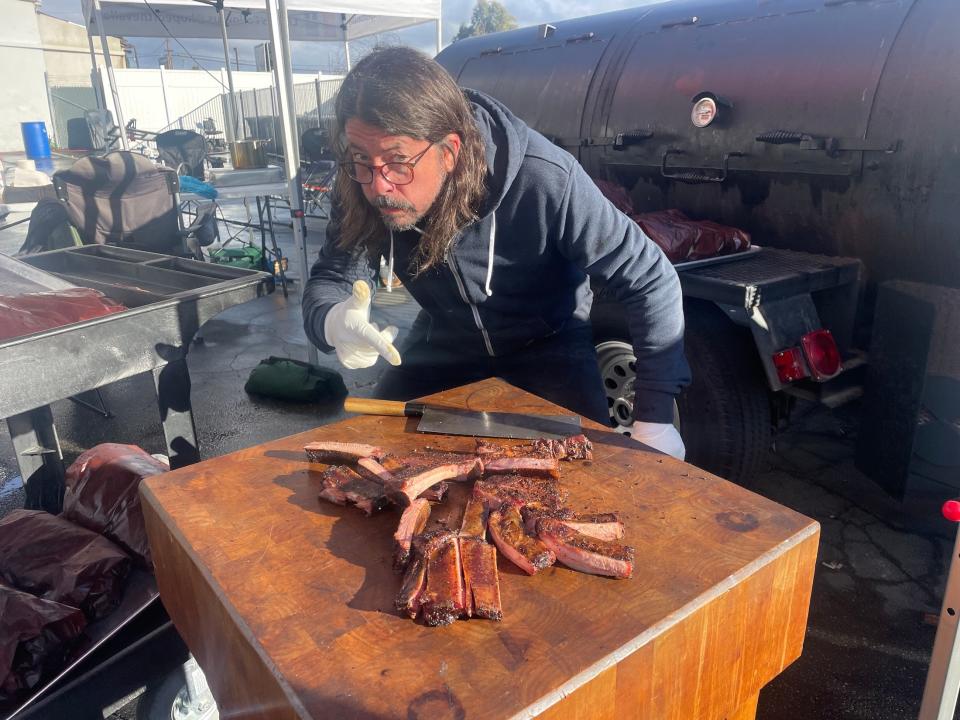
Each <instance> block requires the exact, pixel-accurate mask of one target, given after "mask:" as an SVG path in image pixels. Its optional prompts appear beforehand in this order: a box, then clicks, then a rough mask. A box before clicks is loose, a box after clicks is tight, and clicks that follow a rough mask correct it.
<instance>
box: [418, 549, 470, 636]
mask: <svg viewBox="0 0 960 720" xmlns="http://www.w3.org/2000/svg"><path fill="white" fill-rule="evenodd" d="M420 609H421V611H422V612H423V621H424V622H425V623H426V624H427V625H429V626H431V627H436V626H437V625H449V624H451V623H452V622H454V621H456V620H457V619H458V618H460V617H462V616H464V615H466V607H465V604H464V593H463V568H462V566H461V563H460V543H459V542H457V536H456V535H454V534H453V533H451V532H443V533H439V534H438V535H437V536H436V537H434V538H433V539H432V540H431V541H430V542H429V543H428V547H427V584H426V587H424V589H423V592H422V593H421V594H420Z"/></svg>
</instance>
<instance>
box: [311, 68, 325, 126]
mask: <svg viewBox="0 0 960 720" xmlns="http://www.w3.org/2000/svg"><path fill="white" fill-rule="evenodd" d="M313 91H314V93H315V94H316V96H317V127H318V128H322V127H323V120H322V119H321V117H320V109H321V108H322V107H323V100H322V99H321V97H320V79H319V78H317V79H315V80H314V81H313Z"/></svg>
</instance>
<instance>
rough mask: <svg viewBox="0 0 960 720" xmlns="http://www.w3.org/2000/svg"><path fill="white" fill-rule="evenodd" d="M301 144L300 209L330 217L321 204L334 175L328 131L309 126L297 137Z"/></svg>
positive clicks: (333, 158)
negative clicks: (301, 193) (301, 180)
mask: <svg viewBox="0 0 960 720" xmlns="http://www.w3.org/2000/svg"><path fill="white" fill-rule="evenodd" d="M300 142H301V144H302V145H303V158H304V161H303V171H304V179H303V209H304V212H305V213H306V214H307V216H308V217H313V218H319V219H321V220H327V219H329V215H328V214H327V212H326V210H324V208H323V203H324V202H325V201H326V200H327V199H328V198H329V196H330V191H331V190H332V189H333V180H334V178H335V177H336V174H337V162H336V155H334V153H333V150H332V149H331V147H330V134H329V133H328V132H327V131H326V130H325V129H323V128H309V129H308V130H306V131H304V133H303V135H302V136H301V137H300Z"/></svg>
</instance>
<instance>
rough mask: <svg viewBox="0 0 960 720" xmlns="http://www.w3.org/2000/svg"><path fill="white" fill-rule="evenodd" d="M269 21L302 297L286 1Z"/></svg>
mask: <svg viewBox="0 0 960 720" xmlns="http://www.w3.org/2000/svg"><path fill="white" fill-rule="evenodd" d="M267 21H268V24H269V26H270V40H271V52H272V53H273V76H274V79H275V81H276V83H277V96H278V97H279V99H280V121H281V124H282V125H283V164H284V168H285V170H286V174H287V192H288V194H289V200H290V215H291V216H292V218H291V219H292V220H293V242H294V245H296V250H297V256H298V259H299V261H300V295H301V297H302V296H303V289H304V287H305V286H306V284H307V278H309V277H310V259H309V257H308V256H307V243H306V240H307V226H306V221H305V219H304V214H303V196H302V192H303V188H302V186H301V183H300V147H299V145H298V143H297V111H296V108H295V107H294V106H293V75H292V71H291V68H290V32H289V28H288V26H287V0H267ZM318 360H319V354H318V353H317V348H316V347H314V346H313V343H310V342H308V343H307V361H308V362H310V363H314V364H316V363H317V361H318Z"/></svg>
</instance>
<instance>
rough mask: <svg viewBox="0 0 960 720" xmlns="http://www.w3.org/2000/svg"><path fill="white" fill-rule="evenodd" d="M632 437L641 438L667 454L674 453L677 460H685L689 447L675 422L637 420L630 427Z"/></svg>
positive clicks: (644, 442)
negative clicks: (685, 444) (687, 447)
mask: <svg viewBox="0 0 960 720" xmlns="http://www.w3.org/2000/svg"><path fill="white" fill-rule="evenodd" d="M630 437H632V438H633V439H634V440H639V441H640V442H642V443H643V444H644V445H649V446H650V447H652V448H653V449H654V450H659V451H660V452H664V453H666V454H667V455H672V456H673V457H675V458H676V459H677V460H683V458H684V457H685V456H686V454H687V449H686V448H685V447H684V446H683V438H681V437H680V433H679V432H677V428H675V427H674V426H673V423H651V422H643V421H641V420H636V421H634V423H633V427H632V428H631V429H630Z"/></svg>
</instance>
